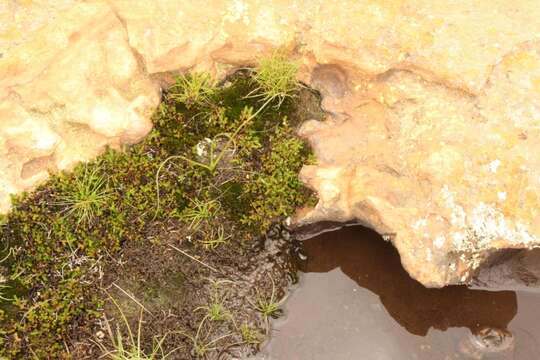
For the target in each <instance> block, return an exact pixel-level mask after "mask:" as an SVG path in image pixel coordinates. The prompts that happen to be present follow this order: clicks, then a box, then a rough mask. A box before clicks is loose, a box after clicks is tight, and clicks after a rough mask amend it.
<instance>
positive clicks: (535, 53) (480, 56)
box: [0, 0, 540, 287]
mask: <svg viewBox="0 0 540 360" xmlns="http://www.w3.org/2000/svg"><path fill="white" fill-rule="evenodd" d="M539 17H540V7H538V4H537V1H536V0H517V1H513V2H508V1H504V0H497V1H493V0H483V1H477V2H474V4H473V3H471V2H468V1H459V2H457V3H456V2H455V1H449V0H448V1H446V0H445V1H437V2H434V1H428V0H399V1H398V0H391V1H376V2H374V1H368V0H363V1H357V0H355V1H352V0H351V1H340V2H328V1H322V0H320V1H319V0H294V1H290V0H270V1H265V2H259V1H256V0H244V1H242V0H204V1H201V0H182V1H175V0H155V1H144V0H109V1H97V0H96V1H85V2H80V1H76V0H53V1H34V2H13V1H8V2H7V4H6V3H4V4H2V5H0V24H1V25H0V49H1V50H0V52H1V55H0V174H1V175H0V185H1V187H0V209H2V210H3V211H6V210H8V208H9V194H13V193H18V192H21V191H24V190H28V189H31V188H33V187H35V186H36V185H37V184H38V183H40V182H41V181H43V180H44V179H45V178H46V177H47V176H48V173H49V172H50V171H57V170H60V169H66V168H69V167H71V166H73V164H75V163H76V162H79V161H85V160H88V159H91V158H93V157H95V156H96V155H97V154H99V153H100V152H101V151H103V149H104V148H105V147H106V146H113V147H118V146H120V145H121V144H124V143H133V142H136V141H139V140H140V139H141V138H142V137H144V136H145V135H146V134H147V133H148V131H149V130H150V128H151V122H150V120H149V119H150V115H151V113H152V112H153V111H154V110H155V108H156V106H157V105H158V103H159V97H160V85H164V84H166V83H167V82H168V81H170V75H171V74H172V73H173V72H179V71H188V70H193V71H199V70H204V71H210V72H212V73H213V74H215V75H216V76H219V77H221V76H223V75H224V74H226V73H227V72H229V71H231V70H232V69H234V68H236V67H239V66H243V65H246V64H253V63H256V61H257V59H258V58H260V57H262V56H264V55H267V54H269V53H270V52H272V51H273V49H275V48H277V47H281V48H285V49H288V51H289V53H290V54H291V57H292V58H295V59H296V60H297V61H299V62H300V63H301V64H302V71H301V76H300V78H301V80H302V81H304V82H305V83H307V84H309V85H311V86H313V87H315V88H318V89H319V90H320V91H321V93H322V94H323V97H324V101H323V106H324V107H325V109H326V110H327V111H328V112H329V114H330V116H329V119H328V120H327V121H326V122H324V123H320V122H308V123H306V124H305V125H304V126H303V127H302V129H301V131H300V133H301V135H302V136H305V137H306V138H307V139H308V140H309V141H310V143H311V144H312V146H313V148H314V151H315V154H316V156H317V159H318V164H317V165H315V166H307V167H305V169H304V170H303V172H302V174H301V176H302V179H303V180H304V182H305V183H306V184H307V185H308V186H310V187H312V188H313V189H314V190H316V191H317V193H318V195H319V198H320V201H319V203H318V205H317V206H316V207H315V208H314V209H311V210H306V211H305V212H303V213H302V216H301V217H300V218H299V219H298V223H299V224H306V223H313V222H319V221H338V222H346V221H357V222H360V223H362V224H365V225H367V226H369V227H372V228H374V229H375V230H376V231H378V232H379V233H381V234H384V236H385V237H386V238H388V239H389V240H391V241H392V242H393V244H394V245H395V246H396V247H397V249H398V250H399V252H400V255H401V259H402V263H403V265H404V266H405V268H406V269H407V271H408V272H409V273H410V274H411V276H413V277H414V278H416V279H417V280H419V281H420V282H422V283H423V284H425V285H426V286H435V287H437V286H443V285H446V284H458V283H470V282H471V281H472V279H473V277H474V275H475V274H476V272H477V271H478V269H479V268H480V267H481V265H482V264H483V263H484V262H485V261H486V259H490V261H492V260H493V256H494V254H495V255H496V254H499V253H500V252H501V251H504V250H506V249H532V248H536V247H539V245H540V241H539V239H538V234H539V233H540V221H539V217H538V209H540V207H539V205H540V204H539V191H538V182H539V181H540V173H539V170H540V151H538V150H539V149H538V147H539V145H538V144H539V143H540V142H539V141H538V140H539V137H540V131H539V129H540V39H539V36H538V34H540V22H538V21H537V19H538V18H539Z"/></svg>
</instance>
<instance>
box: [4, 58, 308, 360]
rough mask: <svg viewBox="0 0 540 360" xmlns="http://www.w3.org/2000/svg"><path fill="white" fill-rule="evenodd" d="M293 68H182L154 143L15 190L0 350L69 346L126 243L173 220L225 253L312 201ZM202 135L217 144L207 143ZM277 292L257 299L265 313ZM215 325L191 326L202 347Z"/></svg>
mask: <svg viewBox="0 0 540 360" xmlns="http://www.w3.org/2000/svg"><path fill="white" fill-rule="evenodd" d="M295 73H296V65H294V64H290V63H288V62H286V60H285V58H284V57H282V56H281V55H279V56H277V57H274V58H272V59H270V60H268V61H266V60H263V61H261V65H260V67H259V68H258V69H256V71H255V72H253V74H254V75H253V76H254V77H251V76H248V75H247V74H245V73H244V74H238V75H236V76H235V77H234V78H231V79H230V82H231V85H230V86H227V87H223V88H217V87H216V86H215V83H214V81H213V80H211V78H210V77H209V76H208V75H204V74H193V75H186V76H181V77H179V79H178V80H177V82H176V84H175V85H174V86H173V87H172V88H171V89H170V91H169V92H168V93H167V94H166V96H165V101H164V102H163V103H162V104H161V105H160V107H159V109H158V111H156V113H155V115H154V118H153V120H154V124H155V128H154V130H153V131H152V132H151V133H150V134H149V136H148V137H147V138H146V139H145V141H143V142H142V143H140V144H138V145H135V146H132V147H130V148H129V149H126V151H125V152H116V151H112V150H109V151H107V152H106V153H105V154H103V155H102V156H100V157H99V158H98V159H97V160H95V161H94V162H92V163H88V164H86V165H80V166H78V167H76V168H75V169H74V170H73V171H72V172H71V173H59V174H57V175H55V176H53V177H51V179H50V180H49V181H48V182H47V183H46V184H44V185H42V186H41V187H39V188H38V189H37V190H36V191H35V192H33V193H31V194H23V195H21V196H19V197H16V198H14V200H13V210H12V212H11V213H10V214H9V215H8V216H7V217H0V235H1V241H2V244H1V245H2V247H7V248H9V251H8V252H9V255H10V256H9V257H8V258H6V260H5V262H3V263H1V264H0V270H2V268H5V270H6V271H5V273H6V279H7V280H8V281H7V282H5V281H4V282H0V286H1V287H0V358H1V357H2V356H5V357H8V358H18V357H25V356H26V357H29V356H30V355H31V356H33V357H37V358H61V357H62V356H65V354H66V344H69V339H70V337H71V334H72V332H73V331H74V330H75V328H74V326H77V328H85V327H90V326H91V324H92V323H93V322H94V321H95V320H96V319H97V318H99V317H100V316H101V311H102V310H101V309H102V307H103V297H104V296H103V293H102V292H101V290H100V289H99V287H98V284H99V281H100V276H101V274H100V271H101V269H102V268H103V265H104V264H106V262H107V261H111V260H110V259H111V257H114V255H115V254H117V253H118V251H120V250H121V249H122V246H123V244H126V243H139V242H140V243H141V246H145V241H147V240H146V239H147V237H148V234H155V233H159V232H165V233H166V232H167V231H168V226H169V225H170V224H171V223H174V224H175V226H177V227H180V228H181V231H183V232H184V233H189V234H190V238H191V239H192V242H193V243H194V245H195V246H196V247H197V248H198V249H200V251H217V250H218V248H219V247H222V246H229V240H230V239H231V238H232V237H234V238H235V239H242V240H244V239H245V240H246V241H247V240H248V239H252V238H254V237H256V236H258V235H260V234H261V233H263V232H264V231H266V230H267V229H268V227H269V225H270V224H271V223H272V222H273V221H279V220H280V218H282V217H284V216H287V215H289V214H291V213H292V212H293V211H294V209H295V208H297V207H299V206H302V205H303V204H305V203H306V202H307V201H308V200H309V193H308V192H307V191H306V190H305V189H304V188H303V187H302V186H301V184H300V182H299V181H298V179H297V174H298V171H299V170H300V167H301V166H302V164H304V163H306V161H308V159H309V151H308V149H307V147H306V145H305V144H304V143H303V142H302V141H301V140H299V139H298V138H297V137H296V136H295V135H294V129H293V127H292V126H291V125H290V123H289V122H288V121H287V117H288V116H290V115H291V114H293V113H294V111H295V106H296V104H295V103H294V101H293V94H294V92H295V91H296V87H297V83H296V80H294V79H295ZM261 99H263V100H264V104H261ZM270 107H272V110H271V111H268V110H269V109H270ZM207 139H210V140H207ZM204 144H209V146H210V147H209V148H208V147H207V148H206V151H201V147H202V146H204ZM203 150H204V148H203ZM0 254H2V255H0V259H1V258H4V256H5V255H4V254H3V253H0ZM0 274H2V272H0ZM0 280H2V279H0ZM8 293H9V294H8ZM270 300H271V301H270V302H268V303H264V302H263V300H260V301H259V299H258V300H257V305H256V306H257V309H259V311H261V313H263V314H266V315H267V316H270V315H271V314H272V313H274V309H273V305H272V304H274V303H275V299H273V298H272V299H270ZM222 305H223V304H221V306H220V302H219V301H216V302H214V303H213V304H210V305H209V306H208V308H207V309H206V310H207V312H208V317H205V318H209V319H211V320H216V321H217V320H219V319H222V318H224V316H225V315H224V314H226V310H225V308H224V307H223V306H222ZM208 326H209V325H208V324H205V321H203V322H202V323H201V325H200V327H199V329H198V330H197V333H196V334H191V335H189V336H190V338H191V339H192V340H193V345H194V348H195V349H196V352H197V353H199V354H203V353H206V352H207V351H209V349H212V348H214V347H215V346H216V344H217V343H218V342H220V341H221V339H222V337H220V338H210V337H208V336H209V335H208V336H207V335H206V332H205V329H206V327H208ZM110 333H111V334H112V331H111V332H110ZM111 334H110V335H111ZM112 335H113V336H112V337H111V342H112V344H113V350H115V349H116V350H115V351H114V353H115V354H119V355H118V356H119V357H112V358H113V359H139V358H140V359H153V358H154V357H151V356H146V357H144V356H143V354H140V353H138V352H137V351H135V350H136V347H135V348H133V341H135V342H138V341H139V339H137V338H134V337H133V336H128V338H125V337H122V336H121V334H120V333H118V332H117V333H116V334H112ZM131 335H133V334H131ZM246 336H247V330H246ZM247 338H248V339H249V338H250V337H249V336H247ZM126 341H127V343H126ZM246 341H248V340H246ZM126 344H127V345H126ZM134 349H135V350H134ZM134 351H135V352H134ZM152 353H153V352H152ZM139 355H140V356H139ZM136 356H139V357H136Z"/></svg>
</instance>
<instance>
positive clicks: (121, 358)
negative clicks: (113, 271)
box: [97, 298, 175, 360]
mask: <svg viewBox="0 0 540 360" xmlns="http://www.w3.org/2000/svg"><path fill="white" fill-rule="evenodd" d="M111 300H112V302H113V303H114V305H115V306H116V308H117V309H118V311H119V313H120V316H121V318H122V322H123V325H124V327H125V328H126V331H127V333H128V336H127V338H125V337H124V336H123V335H122V331H121V330H120V326H117V327H116V331H113V330H112V327H111V324H110V322H109V321H108V320H107V319H105V328H106V330H107V334H108V335H109V341H110V346H106V345H104V344H103V343H101V342H99V343H97V344H98V346H99V347H100V348H101V351H102V355H101V358H105V359H110V360H158V359H159V360H165V359H167V358H168V357H169V356H170V355H172V354H173V353H174V352H175V350H172V351H170V352H168V353H167V354H165V352H164V351H163V347H162V344H163V342H164V341H165V338H166V337H167V335H164V336H162V337H161V338H159V339H156V338H154V339H152V347H151V350H150V351H149V352H146V351H145V350H144V349H143V346H144V344H145V342H144V341H143V339H142V325H143V312H142V310H141V312H140V314H139V321H138V323H137V333H136V335H135V334H134V331H133V330H132V329H131V327H130V325H129V322H128V319H127V317H126V315H125V314H124V312H123V310H122V308H121V307H120V305H118V303H117V302H116V300H114V299H113V298H111Z"/></svg>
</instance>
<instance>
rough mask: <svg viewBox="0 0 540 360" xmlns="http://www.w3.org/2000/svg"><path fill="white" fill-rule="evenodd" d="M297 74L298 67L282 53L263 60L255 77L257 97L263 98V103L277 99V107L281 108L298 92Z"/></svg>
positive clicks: (278, 52) (276, 53)
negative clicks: (286, 100)
mask: <svg viewBox="0 0 540 360" xmlns="http://www.w3.org/2000/svg"><path fill="white" fill-rule="evenodd" d="M297 72H298V65H297V64H296V63H294V62H291V61H289V60H288V59H287V57H286V56H285V54H283V53H282V52H280V51H276V52H275V53H274V54H273V55H272V56H271V57H268V58H264V59H261V61H260V63H259V66H258V68H257V70H256V73H255V75H254V76H253V79H254V80H255V82H256V83H257V85H258V87H257V89H256V90H257V91H256V94H257V95H256V96H260V97H262V98H263V101H267V100H269V99H270V100H274V99H277V100H278V104H277V105H278V106H280V105H281V104H282V103H283V101H285V99H286V98H287V97H291V96H292V95H293V94H294V93H295V92H296V91H297V90H298V82H297V80H296V73H297Z"/></svg>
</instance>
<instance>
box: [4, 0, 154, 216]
mask: <svg viewBox="0 0 540 360" xmlns="http://www.w3.org/2000/svg"><path fill="white" fill-rule="evenodd" d="M6 6H7V8H8V11H2V10H3V9H2V7H4V8H5V7H6ZM2 20H4V21H2ZM0 24H2V25H0V45H1V47H0V51H1V53H2V54H1V55H0V174H1V175H0V184H1V185H2V186H0V212H4V211H6V210H7V209H8V208H9V203H10V194H14V193H18V192H21V191H24V190H28V189H31V188H33V187H35V186H36V185H37V184H39V183H40V182H42V181H43V180H45V179H46V178H47V177H48V175H49V172H52V171H58V170H62V169H68V168H71V167H72V166H73V165H75V164H76V163H77V162H79V161H87V160H90V159H93V158H95V157H96V156H97V155H98V154H99V153H100V152H102V151H103V150H104V149H105V148H106V146H112V147H119V146H120V145H121V144H124V143H133V142H136V141H139V140H140V139H141V138H143V137H144V136H145V135H146V134H147V133H148V131H150V129H151V127H152V124H151V121H150V115H151V114H152V112H153V111H154V109H155V107H156V106H157V104H158V103H159V87H158V86H157V85H156V84H155V83H154V82H152V81H151V80H150V79H149V76H148V75H147V74H146V73H145V71H144V69H143V67H142V66H141V65H140V64H139V62H138V60H137V55H136V53H134V52H133V50H132V49H131V47H130V46H129V43H128V38H127V35H126V32H125V28H124V27H123V25H122V23H121V22H120V20H119V19H118V18H117V17H116V15H115V13H114V12H113V10H112V9H111V7H110V6H108V5H106V4H104V3H98V2H96V3H91V2H84V3H81V2H79V1H66V0H64V1H40V2H34V3H32V2H31V1H24V2H13V1H8V2H7V4H6V3H5V2H3V3H2V4H0ZM6 24H7V26H6Z"/></svg>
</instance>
